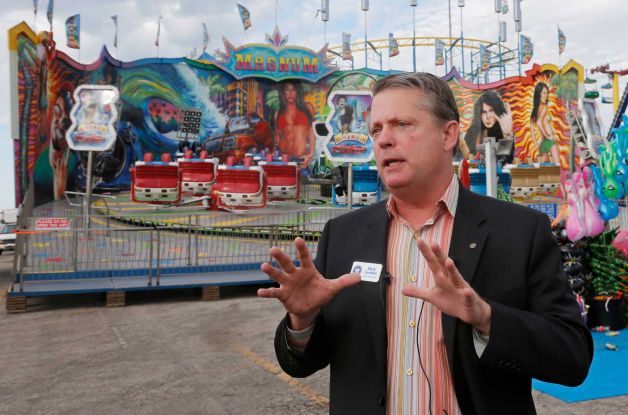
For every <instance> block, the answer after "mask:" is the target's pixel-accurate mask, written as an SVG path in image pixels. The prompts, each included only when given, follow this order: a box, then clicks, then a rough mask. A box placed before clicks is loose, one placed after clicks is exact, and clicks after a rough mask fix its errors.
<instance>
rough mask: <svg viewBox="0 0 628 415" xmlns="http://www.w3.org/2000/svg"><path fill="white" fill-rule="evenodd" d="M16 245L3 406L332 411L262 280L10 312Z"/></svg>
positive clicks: (591, 410) (4, 259)
mask: <svg viewBox="0 0 628 415" xmlns="http://www.w3.org/2000/svg"><path fill="white" fill-rule="evenodd" d="M11 265H12V255H10V254H9V255H6V254H3V255H1V256H0V301H1V302H2V312H0V396H2V399H0V414H16V415H17V414H39V413H53V414H85V413H90V414H113V413H115V414H150V415H159V414H217V415H218V414H238V415H242V414H260V415H265V414H268V415H271V414H272V415H275V414H297V415H298V414H325V413H327V412H328V381H329V370H328V369H325V370H323V371H321V372H319V373H317V374H315V375H314V376H311V377H309V378H307V379H292V378H290V377H289V376H287V375H285V374H284V373H282V372H281V370H280V369H279V367H278V365H277V363H276V360H275V357H274V351H273V336H274V330H275V327H276V324H277V322H278V321H279V320H280V319H281V317H282V316H283V311H282V308H281V306H280V305H279V304H278V303H277V302H276V301H273V300H263V299H259V298H257V297H256V296H255V290H256V288H257V287H251V286H248V287H228V288H223V289H222V291H221V294H222V298H221V299H220V300H218V301H209V302H204V301H201V300H200V293H199V292H198V291H196V290H192V289H184V290H176V291H162V292H152V293H132V294H129V295H127V306H126V307H120V308H106V307H105V306H104V304H105V302H104V296H103V295H102V294H99V295H95V294H94V295H92V294H90V295H73V296H57V297H49V298H38V299H29V303H28V304H29V305H28V310H29V312H27V313H25V314H17V315H7V314H6V312H5V311H4V309H5V308H4V301H5V299H4V297H5V296H4V292H5V290H6V287H7V286H8V283H9V281H10V271H9V270H10V267H11ZM534 398H535V401H536V404H537V412H538V413H539V414H552V415H558V414H560V415H569V414H578V415H584V414H587V415H588V414H596V415H619V414H626V408H628V396H621V397H616V398H609V399H600V400H594V401H587V402H580V403H575V404H567V403H564V402H562V401H560V400H557V399H554V398H552V397H550V396H548V395H544V394H541V393H537V392H535V393H534Z"/></svg>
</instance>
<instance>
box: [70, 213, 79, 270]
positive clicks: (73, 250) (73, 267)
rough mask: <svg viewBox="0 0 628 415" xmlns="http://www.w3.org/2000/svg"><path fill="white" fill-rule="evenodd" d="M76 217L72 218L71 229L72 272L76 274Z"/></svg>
mask: <svg viewBox="0 0 628 415" xmlns="http://www.w3.org/2000/svg"><path fill="white" fill-rule="evenodd" d="M77 219H78V217H76V216H75V217H74V218H72V222H74V229H72V227H70V229H72V271H74V272H76V271H77V270H78V261H77V258H76V256H77V255H78V253H77V251H78V236H77V235H78V229H76V222H77Z"/></svg>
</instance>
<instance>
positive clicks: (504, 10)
mask: <svg viewBox="0 0 628 415" xmlns="http://www.w3.org/2000/svg"><path fill="white" fill-rule="evenodd" d="M506 13H508V0H502V14H506Z"/></svg>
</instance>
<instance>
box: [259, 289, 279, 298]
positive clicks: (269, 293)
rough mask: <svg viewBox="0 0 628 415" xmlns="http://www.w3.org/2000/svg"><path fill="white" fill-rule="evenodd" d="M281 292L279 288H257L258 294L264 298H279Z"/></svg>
mask: <svg viewBox="0 0 628 415" xmlns="http://www.w3.org/2000/svg"><path fill="white" fill-rule="evenodd" d="M280 294H281V291H279V288H260V289H259V290H257V296H258V297H262V298H279V295H280Z"/></svg>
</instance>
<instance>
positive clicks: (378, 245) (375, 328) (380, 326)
mask: <svg viewBox="0 0 628 415" xmlns="http://www.w3.org/2000/svg"><path fill="white" fill-rule="evenodd" d="M364 230H365V231H366V232H365V235H364V241H365V243H364V244H363V245H362V246H363V248H364V249H363V250H362V252H361V255H363V257H364V258H365V259H368V262H373V263H376V264H382V265H383V268H382V274H381V275H380V279H379V282H377V283H370V282H363V283H361V284H360V287H361V289H362V290H363V291H362V300H363V307H364V312H365V315H366V317H367V321H368V322H369V325H368V327H369V330H370V335H371V341H372V342H373V345H374V347H375V352H376V353H375V355H376V357H377V365H378V368H379V369H380V370H381V371H383V373H384V374H385V373H386V359H387V344H388V335H387V331H386V289H387V288H388V284H387V282H386V281H384V275H386V273H387V267H386V253H387V251H388V250H387V246H388V212H387V210H386V202H382V203H381V204H380V207H379V208H378V209H376V211H375V214H374V215H372V216H371V217H370V219H369V220H368V221H367V222H366V223H365V226H364Z"/></svg>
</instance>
